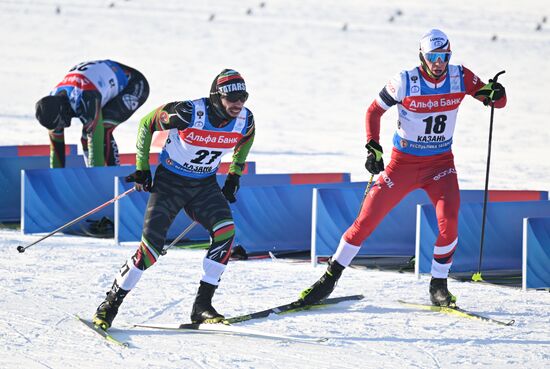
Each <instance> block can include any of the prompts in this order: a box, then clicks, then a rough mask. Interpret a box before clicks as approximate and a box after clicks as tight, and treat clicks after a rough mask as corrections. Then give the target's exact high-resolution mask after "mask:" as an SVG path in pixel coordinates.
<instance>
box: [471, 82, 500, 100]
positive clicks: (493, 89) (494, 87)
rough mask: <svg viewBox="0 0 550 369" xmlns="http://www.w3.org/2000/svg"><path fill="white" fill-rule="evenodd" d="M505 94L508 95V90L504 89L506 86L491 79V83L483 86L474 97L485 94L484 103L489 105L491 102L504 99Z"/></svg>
mask: <svg viewBox="0 0 550 369" xmlns="http://www.w3.org/2000/svg"><path fill="white" fill-rule="evenodd" d="M504 95H506V90H505V89H504V86H503V85H501V84H500V83H498V82H493V80H492V79H490V80H489V83H487V84H486V85H485V86H483V87H481V88H480V89H479V90H478V91H477V92H476V93H475V94H474V97H478V96H483V97H484V99H483V104H485V105H489V103H490V102H495V101H497V100H500V99H502V98H503V97H504Z"/></svg>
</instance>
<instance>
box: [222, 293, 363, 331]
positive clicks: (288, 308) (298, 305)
mask: <svg viewBox="0 0 550 369" xmlns="http://www.w3.org/2000/svg"><path fill="white" fill-rule="evenodd" d="M364 297H365V296H363V295H350V296H342V297H333V298H328V299H326V300H323V301H321V302H319V303H317V304H313V305H304V303H303V302H300V301H294V302H291V303H289V304H284V305H280V306H277V307H273V308H270V309H266V310H262V311H257V312H255V313H250V314H244V315H239V316H235V317H232V318H227V319H225V321H224V322H225V323H227V324H233V323H239V322H244V321H247V320H252V319H260V318H266V317H268V316H269V315H271V314H278V315H279V314H287V313H295V312H298V311H304V310H310V309H319V308H323V307H327V306H330V305H334V304H337V303H339V302H343V301H356V300H362V299H363V298H364Z"/></svg>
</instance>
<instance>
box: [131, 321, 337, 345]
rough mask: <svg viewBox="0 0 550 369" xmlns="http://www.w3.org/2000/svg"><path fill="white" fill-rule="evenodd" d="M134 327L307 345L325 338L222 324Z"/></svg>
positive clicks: (143, 325)
mask: <svg viewBox="0 0 550 369" xmlns="http://www.w3.org/2000/svg"><path fill="white" fill-rule="evenodd" d="M134 327H140V328H149V329H161V330H170V331H181V332H189V331H198V332H197V333H210V334H212V333H213V334H228V335H236V336H247V337H259V338H268V339H277V340H282V341H293V342H307V343H319V342H324V341H326V340H327V338H324V337H295V336H285V335H281V334H275V333H269V332H265V331H263V330H256V329H249V328H243V327H236V326H234V325H228V324H223V323H215V324H193V323H187V324H177V323H176V324H135V325H134Z"/></svg>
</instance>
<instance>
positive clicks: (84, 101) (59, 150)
mask: <svg viewBox="0 0 550 369" xmlns="http://www.w3.org/2000/svg"><path fill="white" fill-rule="evenodd" d="M148 96H149V84H148V83H147V80H146V79H145V77H144V76H143V74H141V73H140V72H139V71H137V70H135V69H133V68H130V67H127V66H125V65H123V64H120V63H117V62H114V61H112V60H96V61H89V62H83V63H80V64H77V65H75V66H74V67H72V68H71V69H70V70H69V73H68V74H67V75H66V76H65V77H64V78H63V80H62V81H61V82H59V84H58V85H57V86H55V88H54V89H53V91H52V92H51V93H50V95H49V96H45V97H43V98H42V99H40V100H39V101H38V102H37V103H36V119H38V121H39V122H40V124H42V125H43V126H44V127H46V128H47V129H48V134H49V136H50V167H52V168H63V167H65V136H64V129H65V128H67V127H69V126H70V125H71V119H72V118H73V117H78V118H80V120H81V122H82V124H83V127H82V138H81V142H82V148H83V151H84V156H85V157H86V164H87V166H89V167H98V166H104V165H118V164H119V159H118V146H117V144H116V141H115V138H114V137H113V131H114V129H115V128H116V127H117V126H118V125H119V124H120V123H122V122H124V121H126V120H128V118H130V116H132V114H133V113H134V112H135V111H136V110H137V109H138V108H139V107H140V106H141V105H143V103H144V102H145V100H147V97H148Z"/></svg>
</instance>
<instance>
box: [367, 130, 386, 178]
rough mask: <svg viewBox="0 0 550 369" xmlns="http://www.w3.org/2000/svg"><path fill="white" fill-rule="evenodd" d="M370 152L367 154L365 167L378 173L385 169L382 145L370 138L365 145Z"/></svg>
mask: <svg viewBox="0 0 550 369" xmlns="http://www.w3.org/2000/svg"><path fill="white" fill-rule="evenodd" d="M365 147H366V148H367V150H368V151H369V154H368V155H367V161H366V162H365V168H367V170H368V171H369V173H371V174H378V173H380V172H381V171H383V170H384V159H383V158H382V154H383V152H384V151H382V146H380V145H379V144H378V142H376V141H374V140H372V139H371V140H369V142H368V143H367V144H366V145H365Z"/></svg>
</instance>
